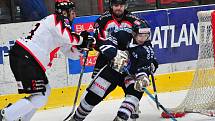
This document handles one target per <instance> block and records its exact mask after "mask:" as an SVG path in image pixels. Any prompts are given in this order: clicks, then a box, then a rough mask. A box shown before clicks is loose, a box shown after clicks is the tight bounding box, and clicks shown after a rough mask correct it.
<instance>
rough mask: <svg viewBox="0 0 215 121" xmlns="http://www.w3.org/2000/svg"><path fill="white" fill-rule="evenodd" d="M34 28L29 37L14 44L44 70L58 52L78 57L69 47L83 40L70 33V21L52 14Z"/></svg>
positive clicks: (74, 49) (76, 51) (74, 50)
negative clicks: (21, 48) (26, 52)
mask: <svg viewBox="0 0 215 121" xmlns="http://www.w3.org/2000/svg"><path fill="white" fill-rule="evenodd" d="M35 26H36V27H35V29H33V30H32V31H31V32H30V35H29V36H27V37H26V38H20V39H18V40H17V41H16V42H17V43H18V44H19V45H20V46H22V47H23V48H24V49H25V50H27V51H28V52H29V53H30V54H31V55H32V56H34V58H35V59H36V60H37V62H38V63H39V64H40V65H41V67H42V68H43V69H44V70H46V69H47V68H48V67H49V66H50V63H51V61H52V60H53V57H54V56H53V55H54V54H55V53H56V52H57V51H58V50H63V51H62V52H63V53H65V54H66V55H69V57H71V58H72V57H74V58H75V59H77V56H78V55H80V53H79V52H78V50H77V49H76V48H75V47H73V49H71V47H72V46H73V45H80V44H81V43H82V41H83V38H82V37H81V36H79V35H77V34H75V33H74V32H72V31H71V26H70V21H69V20H68V19H67V18H66V17H64V16H61V15H56V14H52V15H49V16H47V17H46V18H44V19H42V20H41V21H39V22H38V23H37V24H36V25H35ZM68 50H71V51H68ZM68 53H70V54H68ZM74 58H73V59H74Z"/></svg>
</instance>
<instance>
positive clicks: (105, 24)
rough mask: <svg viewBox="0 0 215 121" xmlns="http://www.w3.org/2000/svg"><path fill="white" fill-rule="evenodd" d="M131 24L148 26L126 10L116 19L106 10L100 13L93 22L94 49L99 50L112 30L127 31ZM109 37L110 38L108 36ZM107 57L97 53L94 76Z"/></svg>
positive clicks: (105, 62) (104, 63)
mask: <svg viewBox="0 0 215 121" xmlns="http://www.w3.org/2000/svg"><path fill="white" fill-rule="evenodd" d="M133 26H144V27H146V26H148V24H147V23H146V21H144V20H141V19H139V18H137V17H136V16H134V15H133V14H131V13H130V12H128V11H125V13H124V16H123V17H122V20H120V21H117V20H116V19H115V18H114V16H113V15H112V13H111V12H109V11H107V12H105V13H104V14H103V15H101V16H100V17H99V18H98V19H97V20H96V22H95V25H94V28H95V34H94V36H95V38H96V46H95V49H96V50H98V51H100V47H101V46H103V45H105V44H106V42H105V41H106V40H109V39H108V38H109V37H111V36H112V33H113V32H117V31H120V30H125V31H127V30H128V28H129V29H131V28H132V27H133ZM110 39H111V38H110ZM109 61H110V60H109V59H107V58H106V57H105V56H104V55H103V54H99V55H98V58H97V61H96V65H95V67H94V71H93V75H92V77H94V76H95V75H96V74H97V73H98V72H99V71H100V69H101V68H102V67H104V66H105V65H107V64H108V63H109Z"/></svg>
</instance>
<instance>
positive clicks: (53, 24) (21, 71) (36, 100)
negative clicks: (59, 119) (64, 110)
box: [0, 0, 94, 121]
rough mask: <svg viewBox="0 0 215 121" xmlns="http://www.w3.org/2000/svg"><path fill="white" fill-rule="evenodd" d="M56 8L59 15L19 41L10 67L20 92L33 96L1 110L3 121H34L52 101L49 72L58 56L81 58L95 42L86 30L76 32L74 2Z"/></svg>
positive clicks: (39, 23) (47, 18) (13, 52)
mask: <svg viewBox="0 0 215 121" xmlns="http://www.w3.org/2000/svg"><path fill="white" fill-rule="evenodd" d="M55 7H56V13H55V14H51V15H49V16H47V17H45V18H44V19H42V20H41V21H39V22H38V23H37V24H36V25H35V28H34V29H33V30H31V32H30V35H29V36H27V37H25V38H20V39H17V40H16V42H15V45H14V46H13V47H12V49H11V50H10V53H9V59H10V67H11V70H12V72H13V74H14V76H15V79H16V81H17V85H18V92H19V94H22V93H26V94H30V96H29V97H26V98H23V99H20V100H18V101H17V102H16V103H14V104H12V105H10V106H8V107H6V108H4V109H2V110H0V121H18V120H19V121H30V119H31V118H32V116H33V115H34V113H35V112H36V110H37V109H39V108H40V107H42V106H44V105H45V104H46V102H47V100H48V96H49V94H50V86H49V84H48V79H47V76H46V74H45V71H46V69H48V68H49V67H51V65H52V64H51V62H52V60H53V58H54V54H55V53H56V52H57V51H58V50H61V51H62V52H63V53H64V54H65V55H66V56H67V57H69V58H71V59H79V56H80V55H81V53H80V52H79V50H80V48H85V47H86V46H87V44H88V43H92V42H93V41H94V38H93V37H91V36H89V34H88V33H87V32H86V31H85V32H82V33H81V34H80V35H78V34H76V33H74V32H72V30H71V26H70V25H71V22H72V21H73V19H74V18H75V17H76V13H75V5H74V3H72V2H69V1H65V0H61V1H60V2H59V1H56V5H55Z"/></svg>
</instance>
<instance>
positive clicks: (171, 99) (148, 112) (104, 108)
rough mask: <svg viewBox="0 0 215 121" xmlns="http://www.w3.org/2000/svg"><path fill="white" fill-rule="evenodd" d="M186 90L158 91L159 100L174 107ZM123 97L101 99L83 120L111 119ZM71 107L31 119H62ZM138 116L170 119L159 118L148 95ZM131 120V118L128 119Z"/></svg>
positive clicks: (188, 118)
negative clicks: (107, 99)
mask: <svg viewBox="0 0 215 121" xmlns="http://www.w3.org/2000/svg"><path fill="white" fill-rule="evenodd" d="M185 95H186V91H179V92H168V93H159V94H158V98H159V102H160V103H161V104H162V105H163V106H164V107H165V108H171V107H176V106H177V105H178V104H180V103H181V101H182V100H183V99H184V96H185ZM122 101H123V99H119V100H109V101H103V102H101V103H100V104H99V105H97V106H96V107H95V108H94V109H93V111H92V112H91V113H90V114H89V115H88V116H87V118H86V119H85V121H113V119H114V117H115V116H116V113H117V110H118V108H119V107H120V104H121V102H122ZM71 109H72V107H63V108H55V109H50V110H45V111H38V112H37V113H36V114H35V115H34V117H33V119H32V121H63V119H64V118H65V117H66V116H67V115H68V114H69V112H70V111H71ZM140 110H141V114H140V118H139V119H137V121H171V120H170V119H163V118H160V114H161V112H162V109H160V111H159V110H157V108H156V105H155V103H154V102H153V101H152V100H151V99H150V98H149V97H148V96H144V97H143V98H142V100H141V101H140ZM177 120H178V121H215V117H208V116H205V115H201V114H187V115H185V117H183V118H178V119H177ZM129 121H131V120H129Z"/></svg>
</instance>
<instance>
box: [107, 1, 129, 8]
mask: <svg viewBox="0 0 215 121" xmlns="http://www.w3.org/2000/svg"><path fill="white" fill-rule="evenodd" d="M114 4H122V5H126V8H127V6H128V4H127V0H110V1H109V5H110V8H112V6H113V5H114Z"/></svg>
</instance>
